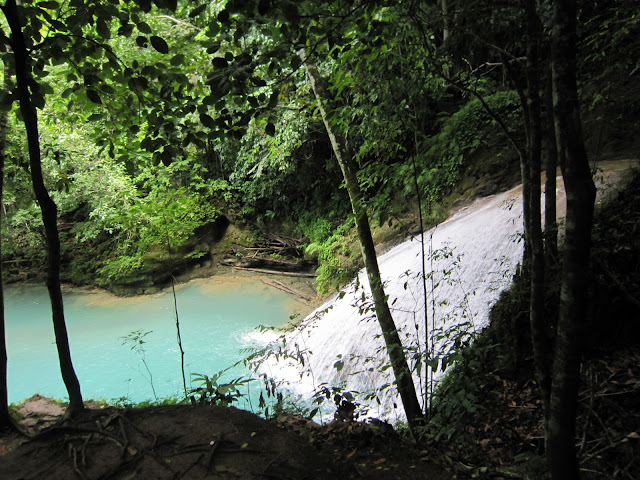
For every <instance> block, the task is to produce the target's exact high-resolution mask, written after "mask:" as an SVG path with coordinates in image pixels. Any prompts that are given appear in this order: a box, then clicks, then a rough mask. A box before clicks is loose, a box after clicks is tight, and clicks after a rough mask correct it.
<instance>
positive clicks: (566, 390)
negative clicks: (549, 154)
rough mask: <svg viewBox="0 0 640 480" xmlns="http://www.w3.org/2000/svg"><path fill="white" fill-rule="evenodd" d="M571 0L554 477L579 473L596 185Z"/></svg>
mask: <svg viewBox="0 0 640 480" xmlns="http://www.w3.org/2000/svg"><path fill="white" fill-rule="evenodd" d="M576 55H577V49H576V1H575V0H555V2H554V13H553V29H552V69H553V75H552V78H553V106H554V118H555V130H556V137H557V142H558V145H562V148H558V150H559V151H562V150H563V149H564V159H560V160H561V161H560V164H561V168H562V175H563V178H564V184H565V191H566V194H567V213H566V226H565V243H564V256H563V265H562V278H561V287H560V309H559V318H558V327H557V335H556V344H555V353H554V365H553V374H552V385H551V398H550V411H549V416H548V419H547V459H548V462H549V467H550V470H551V475H552V478H553V479H554V480H560V479H562V480H573V479H578V478H579V476H580V475H579V469H578V462H577V459H576V452H575V427H576V408H577V398H578V384H579V370H580V348H579V345H578V339H577V332H578V325H579V323H580V322H581V321H583V320H584V318H585V314H586V309H587V300H588V296H587V288H588V279H589V260H590V248H591V225H592V220H593V208H594V200H595V186H594V183H593V179H592V177H591V172H590V170H589V162H588V158H587V153H586V150H585V147H584V139H583V135H582V127H581V124H580V112H579V103H578V89H577V82H576Z"/></svg>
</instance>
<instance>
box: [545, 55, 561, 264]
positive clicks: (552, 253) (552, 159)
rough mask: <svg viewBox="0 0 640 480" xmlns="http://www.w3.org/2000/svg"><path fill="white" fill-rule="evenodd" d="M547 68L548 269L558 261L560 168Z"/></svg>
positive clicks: (546, 261)
mask: <svg viewBox="0 0 640 480" xmlns="http://www.w3.org/2000/svg"><path fill="white" fill-rule="evenodd" d="M545 70H547V78H546V79H545V88H544V110H545V115H544V122H543V125H544V127H543V130H544V135H543V137H544V141H543V143H544V152H545V155H544V156H545V172H546V178H545V182H544V255H545V266H546V269H547V271H549V269H550V268H551V267H555V266H556V265H557V263H558V221H557V212H556V200H557V199H556V188H557V182H556V171H557V169H558V148H557V142H556V132H555V130H554V127H553V86H552V81H551V71H550V70H551V68H550V65H549V67H548V68H546V69H545Z"/></svg>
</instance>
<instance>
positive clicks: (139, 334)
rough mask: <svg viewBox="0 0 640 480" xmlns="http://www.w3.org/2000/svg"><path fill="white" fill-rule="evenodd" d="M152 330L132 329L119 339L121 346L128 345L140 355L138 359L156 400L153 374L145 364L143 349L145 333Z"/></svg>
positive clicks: (147, 333) (145, 358)
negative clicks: (145, 372)
mask: <svg viewBox="0 0 640 480" xmlns="http://www.w3.org/2000/svg"><path fill="white" fill-rule="evenodd" d="M152 332H153V331H152V330H149V331H146V332H143V331H142V330H134V331H133V332H131V333H130V334H129V335H126V336H124V337H120V339H121V340H122V345H123V346H127V347H129V348H130V349H131V350H133V351H134V352H136V353H137V354H138V355H139V356H140V361H141V362H142V364H143V365H144V368H145V370H146V371H147V375H148V378H147V380H148V381H149V384H150V385H151V391H152V392H153V398H155V399H156V400H158V395H156V389H155V387H154V386H153V374H152V373H151V370H150V369H149V365H148V364H147V357H146V352H145V349H144V344H145V343H146V342H145V340H144V339H145V338H146V337H147V335H149V334H150V333H152Z"/></svg>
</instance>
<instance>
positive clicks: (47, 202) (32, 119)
mask: <svg viewBox="0 0 640 480" xmlns="http://www.w3.org/2000/svg"><path fill="white" fill-rule="evenodd" d="M2 11H3V12H4V15H5V17H6V19H7V23H8V24H9V28H10V30H11V47H12V49H13V56H14V62H15V74H16V85H17V91H18V99H19V102H20V112H21V113H22V120H23V122H24V125H25V129H26V132H27V143H28V148H29V168H30V170H31V181H32V183H33V191H34V193H35V196H36V200H37V201H38V204H39V205H40V210H41V212H42V221H43V222H44V228H45V236H46V241H47V289H48V291H49V298H50V299H51V311H52V317H53V329H54V333H55V338H56V345H57V349H58V359H59V361H60V370H61V373H62V379H63V381H64V384H65V386H66V388H67V393H68V394H69V406H68V407H67V412H66V416H74V415H76V414H77V413H79V412H80V411H82V410H83V409H84V404H83V401H82V394H81V392H80V383H79V382H78V377H77V376H76V373H75V370H74V368H73V363H72V362H71V351H70V349H69V338H68V335H67V327H66V323H65V318H64V306H63V301H62V290H61V287H60V238H59V236H58V225H57V222H58V214H57V207H56V204H55V202H54V201H53V200H52V199H51V197H50V196H49V193H48V192H47V189H46V187H45V185H44V181H43V177H42V163H41V154H40V138H39V133H38V112H37V110H36V107H35V106H34V104H33V102H32V98H31V89H33V88H37V84H36V83H35V81H34V79H33V77H32V75H31V70H30V65H29V53H28V50H27V46H26V42H25V38H24V34H23V32H22V24H21V21H20V16H19V13H18V7H17V5H16V2H15V0H7V1H6V3H5V5H4V6H3V7H2Z"/></svg>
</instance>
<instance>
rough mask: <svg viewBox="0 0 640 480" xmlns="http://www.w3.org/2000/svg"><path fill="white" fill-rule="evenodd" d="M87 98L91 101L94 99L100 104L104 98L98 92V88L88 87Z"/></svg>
mask: <svg viewBox="0 0 640 480" xmlns="http://www.w3.org/2000/svg"><path fill="white" fill-rule="evenodd" d="M87 98H88V99H89V100H90V101H92V102H93V103H97V104H98V105H101V104H102V99H101V98H100V95H99V94H98V92H97V91H96V90H93V89H91V88H88V89H87Z"/></svg>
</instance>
